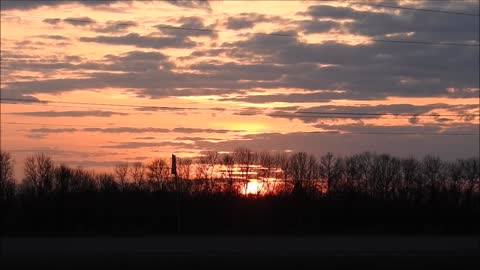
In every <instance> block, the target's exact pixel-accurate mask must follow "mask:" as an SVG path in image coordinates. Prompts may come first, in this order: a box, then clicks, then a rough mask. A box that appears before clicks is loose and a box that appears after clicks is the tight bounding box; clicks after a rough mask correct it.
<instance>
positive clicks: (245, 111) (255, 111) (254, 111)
mask: <svg viewBox="0 0 480 270" xmlns="http://www.w3.org/2000/svg"><path fill="white" fill-rule="evenodd" d="M264 111H265V109H263V108H257V107H246V108H242V109H240V110H238V111H236V112H234V113H233V114H234V115H259V114H263V112H264Z"/></svg>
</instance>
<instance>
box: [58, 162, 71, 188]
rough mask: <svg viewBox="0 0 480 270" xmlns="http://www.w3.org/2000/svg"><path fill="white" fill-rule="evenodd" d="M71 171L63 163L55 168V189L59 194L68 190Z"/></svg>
mask: <svg viewBox="0 0 480 270" xmlns="http://www.w3.org/2000/svg"><path fill="white" fill-rule="evenodd" d="M72 177H73V171H72V169H71V168H69V167H67V166H66V165H65V164H61V165H60V166H57V167H56V168H55V189H56V190H58V191H59V192H60V193H61V194H65V193H68V192H70V188H71V182H72Z"/></svg>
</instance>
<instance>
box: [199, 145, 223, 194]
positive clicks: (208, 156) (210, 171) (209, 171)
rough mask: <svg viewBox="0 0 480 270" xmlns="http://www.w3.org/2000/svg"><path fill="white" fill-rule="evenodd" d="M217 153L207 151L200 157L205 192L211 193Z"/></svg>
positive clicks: (213, 184)
mask: <svg viewBox="0 0 480 270" xmlns="http://www.w3.org/2000/svg"><path fill="white" fill-rule="evenodd" d="M218 162H219V160H218V152H216V151H207V152H205V153H204V154H203V155H202V156H201V157H200V164H201V165H202V167H201V168H202V169H203V170H204V171H203V174H204V176H206V177H205V180H206V181H205V184H206V185H205V189H206V190H205V191H207V192H211V191H212V190H213V188H214V186H215V182H214V177H215V168H216V166H217V164H218Z"/></svg>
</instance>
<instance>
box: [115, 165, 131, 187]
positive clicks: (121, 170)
mask: <svg viewBox="0 0 480 270" xmlns="http://www.w3.org/2000/svg"><path fill="white" fill-rule="evenodd" d="M113 172H114V173H115V176H116V177H117V180H118V182H119V183H120V187H121V188H122V189H123V188H125V184H126V182H127V180H128V163H127V162H123V163H119V164H117V165H115V168H113Z"/></svg>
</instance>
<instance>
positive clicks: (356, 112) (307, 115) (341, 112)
mask: <svg viewBox="0 0 480 270" xmlns="http://www.w3.org/2000/svg"><path fill="white" fill-rule="evenodd" d="M456 106H457V105H449V104H445V103H435V104H428V105H411V104H391V105H373V106H372V105H363V106H362V105H357V106H338V105H322V106H315V107H309V108H299V109H297V110H296V111H294V112H292V111H281V110H275V111H274V112H272V113H269V114H268V115H269V116H271V117H279V118H288V119H293V118H298V119H301V120H302V121H304V122H315V121H316V120H318V119H325V118H336V117H338V118H351V119H362V118H364V119H371V118H380V117H382V116H384V114H387V116H388V117H395V116H396V115H399V114H407V115H412V114H413V115H419V116H421V115H425V114H427V113H429V112H431V111H432V110H435V109H450V108H455V107H456ZM462 106H463V105H462ZM428 115H430V116H434V114H428ZM457 118H458V117H457ZM431 119H433V118H431ZM410 121H411V123H412V121H413V122H415V123H416V122H418V119H416V118H415V117H413V119H412V118H411V119H410Z"/></svg>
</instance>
